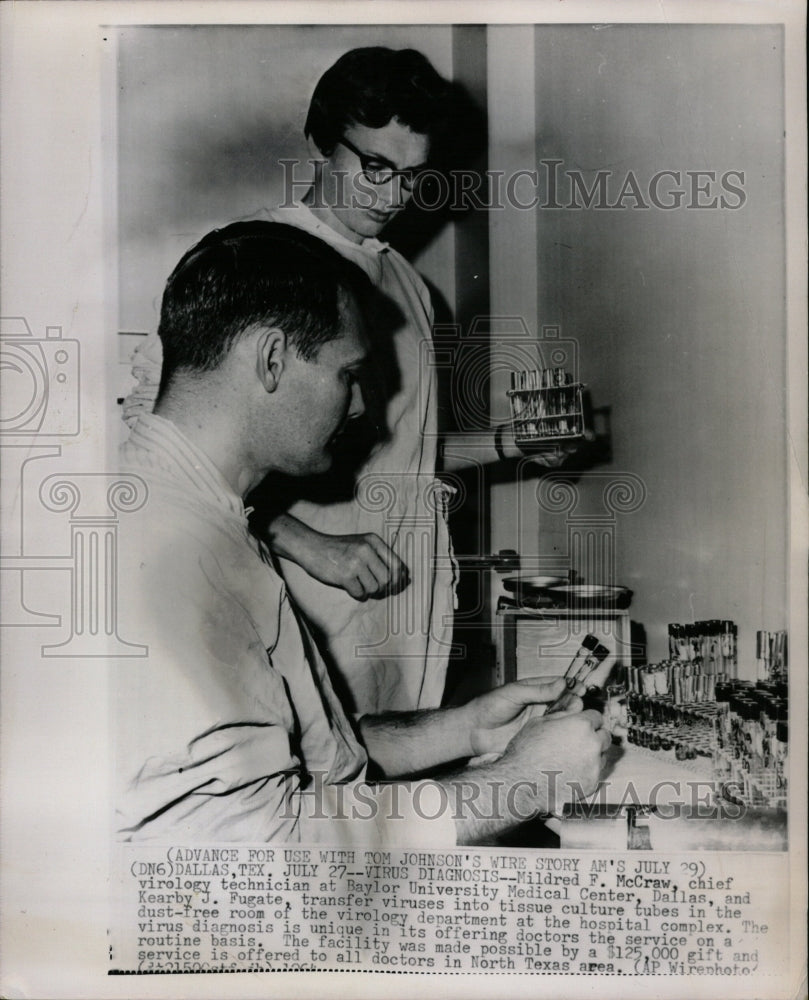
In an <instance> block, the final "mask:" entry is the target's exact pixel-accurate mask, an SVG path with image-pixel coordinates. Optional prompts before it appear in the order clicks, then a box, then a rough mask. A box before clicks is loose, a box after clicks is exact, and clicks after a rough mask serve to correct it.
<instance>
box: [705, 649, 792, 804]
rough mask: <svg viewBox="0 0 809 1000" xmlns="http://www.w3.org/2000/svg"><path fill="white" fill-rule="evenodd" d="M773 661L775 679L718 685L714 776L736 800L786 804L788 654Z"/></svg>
mask: <svg viewBox="0 0 809 1000" xmlns="http://www.w3.org/2000/svg"><path fill="white" fill-rule="evenodd" d="M760 634H761V633H760ZM764 634H765V635H768V634H774V633H764ZM784 639H785V636H784ZM785 651H786V646H785V643H784V649H783V653H784V654H785ZM772 663H773V664H774V669H773V671H772V672H771V674H770V676H769V677H764V678H760V679H759V680H757V681H755V682H753V681H742V680H738V679H736V680H729V681H723V682H718V683H717V685H716V704H717V708H718V713H717V719H716V740H715V746H714V752H713V765H714V780H715V782H716V784H717V787H718V788H719V789H720V791H721V794H722V796H723V797H724V798H726V799H729V800H730V801H732V802H736V803H741V804H744V805H752V806H776V807H782V808H783V807H785V806H786V801H787V770H788V768H787V759H788V750H789V686H788V684H787V682H786V680H785V679H784V674H785V671H786V660H785V655H784V656H781V657H779V658H777V659H774V660H773V661H772Z"/></svg>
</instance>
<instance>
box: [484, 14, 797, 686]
mask: <svg viewBox="0 0 809 1000" xmlns="http://www.w3.org/2000/svg"><path fill="white" fill-rule="evenodd" d="M513 30H514V29H502V28H500V29H491V30H490V33H500V34H502V32H504V31H513ZM533 45H534V52H533V60H534V61H533V65H532V66H531V73H530V75H532V76H533V85H534V92H533V93H532V94H531V95H527V97H526V102H528V103H530V102H534V101H535V105H536V117H535V134H534V147H535V148H534V150H533V161H534V164H538V165H539V166H540V176H542V168H541V161H542V160H543V159H550V158H553V159H558V160H562V161H563V164H562V166H561V167H560V168H559V169H560V171H564V170H580V171H582V172H584V176H585V177H586V178H587V180H588V181H589V182H590V183H591V182H592V179H593V178H594V176H595V171H597V170H599V169H609V170H611V171H613V176H614V177H615V178H617V185H618V188H617V189H618V190H619V189H620V181H621V180H622V179H623V177H624V176H625V174H626V172H627V171H630V170H631V171H633V172H634V174H635V175H636V177H637V178H638V179H639V180H640V181H641V186H643V184H644V183H646V182H648V180H649V179H650V178H651V177H652V176H653V175H654V174H655V173H656V172H657V171H660V170H665V169H671V170H679V171H687V170H713V171H716V172H717V175H721V174H722V173H723V172H724V171H728V170H744V171H745V182H744V190H745V195H746V201H745V203H744V205H743V206H742V207H741V208H739V209H737V210H735V211H734V210H724V211H722V210H719V209H685V208H680V209H677V210H673V211H663V210H661V209H658V208H650V209H648V210H637V209H630V210H625V211H609V210H606V211H599V210H596V209H594V208H590V209H580V210H551V209H542V208H540V209H538V210H537V211H536V213H535V220H536V232H537V239H536V252H535V254H531V255H530V257H527V256H526V254H525V247H524V244H523V241H521V240H517V241H516V242H514V241H511V240H510V239H509V238H508V236H504V235H503V233H506V234H507V233H508V232H509V225H508V213H506V215H505V217H503V218H499V219H493V220H492V234H493V241H492V255H493V258H494V257H496V256H497V255H500V262H499V264H498V267H499V268H500V269H501V270H502V271H508V272H510V274H511V277H510V279H509V280H510V282H511V284H512V285H519V283H520V282H524V283H525V284H526V286H530V288H531V292H530V293H529V292H524V293H522V296H521V299H522V300H524V301H525V303H526V307H527V308H529V309H530V302H531V295H532V294H535V295H536V297H537V313H538V319H539V322H540V323H559V324H561V326H562V330H563V334H564V335H565V336H572V337H574V338H576V339H577V340H578V341H579V344H580V353H581V366H582V374H583V377H584V380H585V381H586V382H587V383H588V384H589V386H590V388H591V391H592V396H593V402H594V404H595V405H596V406H609V407H611V416H612V434H613V460H612V463H611V464H610V465H609V466H607V467H603V468H602V471H610V472H615V473H620V472H630V473H634V474H636V475H638V476H640V477H641V478H642V479H643V481H644V483H645V484H646V488H647V490H648V498H647V500H646V502H645V504H644V505H643V507H642V508H641V509H640V510H638V511H636V512H635V513H632V514H627V515H618V518H617V531H618V547H617V557H616V558H617V582H619V583H622V584H625V585H627V586H629V587H631V588H632V589H633V590H634V592H635V599H634V602H633V607H632V617H633V618H634V619H636V620H637V621H639V622H641V623H642V624H643V625H644V626H645V628H646V630H647V632H648V636H649V640H650V649H649V652H650V655H651V657H652V658H657V657H661V656H663V655H664V654H665V648H666V647H665V625H666V623H667V622H671V621H693V620H695V619H704V618H731V619H734V620H736V621H737V622H739V623H740V626H741V627H742V628H743V630H744V631H743V632H742V656H743V659H744V660H746V667H747V669H748V671H749V670H750V669H751V667H752V660H751V658H752V656H753V655H754V653H753V641H754V634H755V630H756V629H758V628H781V627H785V624H786V610H785V601H786V585H785V560H786V484H785V477H786V467H785V455H786V445H787V442H786V434H785V423H784V414H785V317H784V249H783V240H784V225H783V211H784V209H783V179H782V170H783V161H782V155H783V146H782V136H783V110H782V107H783V103H782V78H783V70H782V48H781V33H780V29H778V28H777V27H765V28H758V27H756V28H754V27H745V26H726V27H725V26H722V27H719V26H715V27H694V26H612V27H602V28H600V29H597V28H593V27H590V26H585V25H581V26H542V27H537V28H536V29H535V30H534V38H533ZM490 48H491V46H490ZM504 55H505V56H507V51H506V52H505V53H504ZM493 71H497V68H495V69H494V70H493V67H492V66H490V75H491V73H492V72H493ZM499 72H500V73H502V74H504V75H506V74H513V73H514V65H513V64H508V63H507V62H506V61H505V60H503V61H501V62H500V64H499ZM517 72H518V73H519V74H521V77H522V78H526V77H527V76H528V75H529V73H528V68H527V67H526V65H525V60H524V59H522V58H520V59H519V60H518V62H517ZM496 112H497V108H492V107H491V106H490V113H496ZM516 113H517V112H515V114H516ZM514 141H516V140H514ZM501 155H502V154H501ZM534 164H531V163H529V164H528V165H529V166H531V165H534ZM715 188H716V186H715ZM616 193H617V191H616ZM715 193H716V192H715ZM545 200H546V199H545ZM560 200H563V201H564V200H566V199H562V198H560ZM611 200H614V198H613V199H611ZM703 200H705V199H703ZM737 200H738V199H736V198H734V199H732V201H733V203H734V204H735V203H736V201H737ZM627 204H632V201H631V200H627ZM511 214H512V215H514V217H515V219H517V221H518V223H519V225H521V226H522V228H523V229H524V228H525V223H524V222H523V223H520V222H519V213H517V212H515V210H511ZM498 232H499V233H500V234H501V235H500V236H499V237H498ZM501 489H503V488H501ZM581 489H582V492H583V494H584V496H585V500H586V502H588V503H589V504H590V505H591V509H593V510H595V509H596V508H597V507H598V505H599V503H600V500H599V497H600V491H601V487H600V486H599V487H598V489H597V490H596V489H595V488H594V487H592V486H588V485H587V483H586V481H585V482H583V483H582V484H581ZM596 493H597V494H598V495H596ZM496 502H499V503H500V505H501V510H502V519H500V520H507V518H508V516H509V513H510V512H511V511H513V507H514V495H513V493H512V495H511V496H509V497H506V498H504V499H502V498H501V500H500V501H496ZM498 520H499V519H498V516H497V513H496V512H495V515H494V517H493V521H494V523H497V522H498ZM533 525H534V527H535V529H536V531H537V532H538V535H537V536H536V537H535V538H534V539H533V542H534V544H535V546H536V547H537V548H538V549H541V550H542V551H547V544H548V539H550V541H551V543H553V541H554V540H555V539H556V540H558V539H559V538H561V537H563V534H564V530H565V528H564V524H563V523H560V518H559V517H556V516H554V517H551V516H549V515H546V516H544V517H543V519H542V520H541V523H540V519H539V517H538V513H537V514H536V515H535V519H534V521H533ZM539 533H541V535H542V539H543V540H542V542H540V537H539ZM507 534H508V532H507V530H505V531H504V530H502V529H501V531H500V536H499V539H498V541H499V544H508V542H507V539H506V538H505V535H507Z"/></svg>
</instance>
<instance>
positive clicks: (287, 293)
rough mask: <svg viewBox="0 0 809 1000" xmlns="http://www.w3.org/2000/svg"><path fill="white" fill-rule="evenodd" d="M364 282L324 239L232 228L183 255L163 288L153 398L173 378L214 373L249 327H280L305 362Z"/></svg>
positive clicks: (242, 225) (361, 292)
mask: <svg viewBox="0 0 809 1000" xmlns="http://www.w3.org/2000/svg"><path fill="white" fill-rule="evenodd" d="M368 287H369V285H368V278H367V277H366V275H365V274H364V272H362V271H361V270H360V269H359V268H358V267H357V266H356V265H355V264H352V263H351V262H350V261H347V260H346V259H345V258H344V257H342V256H341V255H340V254H339V253H337V251H336V250H334V249H333V248H332V247H330V246H329V245H328V244H327V243H324V242H323V240H320V239H318V238H317V237H316V236H312V235H310V234H309V233H306V232H303V231H302V230H300V229H298V228H296V227H295V226H288V225H283V224H282V223H277V222H263V221H255V222H236V223H233V224H232V225H230V226H226V227H225V228H223V229H215V230H213V232H211V233H209V234H208V235H207V236H205V237H203V238H202V239H201V240H200V241H199V243H197V244H196V245H195V246H193V247H192V248H191V249H190V250H188V251H187V252H186V253H185V254H184V255H183V257H182V259H181V260H180V262H179V263H178V264H177V266H176V267H175V268H174V271H173V272H172V273H171V276H170V277H169V279H168V282H167V283H166V288H165V291H164V293H163V302H162V306H161V310H160V325H159V327H158V331H157V332H158V334H159V336H160V339H161V341H162V344H163V372H162V377H161V384H160V392H161V393H162V392H163V391H164V390H165V388H166V386H167V385H168V384H169V381H170V380H171V378H172V376H173V375H174V374H175V373H176V372H179V371H184V372H204V371H211V370H212V369H214V368H216V367H218V365H219V364H220V363H221V361H222V359H223V358H224V357H225V355H226V354H227V353H228V351H229V350H230V348H231V346H232V345H233V343H234V341H235V340H236V339H237V338H238V337H239V336H240V335H241V334H243V333H244V332H245V331H246V330H248V329H250V328H251V327H254V326H265V327H279V328H281V329H282V330H283V331H284V332H285V333H286V335H287V338H288V340H289V343H290V344H292V345H293V346H294V348H295V350H296V351H297V353H298V354H299V355H300V356H301V357H302V358H303V359H304V360H310V359H311V358H313V357H315V356H316V354H317V352H318V350H319V349H320V347H321V345H323V344H325V343H327V342H328V341H330V340H334V339H336V338H337V337H339V336H340V333H341V330H342V311H341V304H342V302H343V301H344V300H345V298H346V296H351V297H354V298H356V299H357V300H359V301H360V302H363V301H364V300H365V298H366V296H367V294H368Z"/></svg>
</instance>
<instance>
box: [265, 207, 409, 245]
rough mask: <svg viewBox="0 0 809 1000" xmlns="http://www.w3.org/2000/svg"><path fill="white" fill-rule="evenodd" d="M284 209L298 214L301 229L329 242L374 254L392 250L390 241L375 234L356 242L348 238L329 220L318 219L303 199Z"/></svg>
mask: <svg viewBox="0 0 809 1000" xmlns="http://www.w3.org/2000/svg"><path fill="white" fill-rule="evenodd" d="M284 211H289V212H293V213H294V214H295V215H296V216H297V218H296V222H297V224H298V225H299V226H300V227H301V229H307V230H309V231H310V232H313V233H317V234H318V235H319V236H322V237H323V238H324V239H325V240H326V241H327V242H329V243H332V244H335V243H336V244H338V245H341V246H342V245H344V246H347V247H352V248H353V249H354V250H357V249H361V250H365V251H367V252H368V253H372V254H377V253H386V252H387V251H388V250H390V244H389V243H383V242H382V240H378V239H376V238H375V237H373V236H366V237H365V238H364V239H363V240H361V241H360V242H359V243H355V242H354V241H353V240H350V239H348V237H347V236H343V234H342V233H338V232H337V230H336V229H334V228H332V226H330V225H329V224H328V223H327V222H323V221H322V220H321V219H318V217H317V216H316V215H315V214H314V212H313V211H312V210H311V208H309V206H308V205H304V203H303V202H302V201H296V202H295V203H294V204H293V206H292V207H291V208H289V209H284Z"/></svg>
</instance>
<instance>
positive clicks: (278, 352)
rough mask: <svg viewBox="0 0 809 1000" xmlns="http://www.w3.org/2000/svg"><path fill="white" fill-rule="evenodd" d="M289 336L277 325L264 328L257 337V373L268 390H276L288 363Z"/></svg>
mask: <svg viewBox="0 0 809 1000" xmlns="http://www.w3.org/2000/svg"><path fill="white" fill-rule="evenodd" d="M286 352H287V338H286V334H285V333H284V331H283V330H281V329H279V328H278V327H277V326H274V327H269V328H267V329H264V330H262V331H261V332H260V333H259V335H258V337H257V338H256V374H257V375H258V378H259V381H260V382H261V384H262V385H263V386H264V389H265V390H266V391H267V392H275V390H276V389H277V388H278V383H279V382H280V380H281V376H282V374H283V372H284V366H285V364H286Z"/></svg>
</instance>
